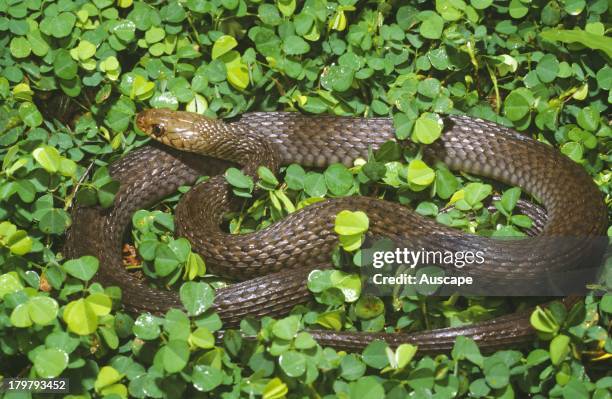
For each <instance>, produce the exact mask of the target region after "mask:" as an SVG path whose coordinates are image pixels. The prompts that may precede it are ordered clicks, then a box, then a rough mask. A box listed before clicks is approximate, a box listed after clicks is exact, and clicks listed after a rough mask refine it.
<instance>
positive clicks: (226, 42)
mask: <svg viewBox="0 0 612 399" xmlns="http://www.w3.org/2000/svg"><path fill="white" fill-rule="evenodd" d="M237 45H238V42H237V41H236V39H234V38H233V37H232V36H228V35H223V36H220V37H219V38H218V39H217V40H215V44H214V45H213V48H212V59H213V60H214V59H217V58H219V57H221V56H222V55H223V54H226V53H227V52H229V51H230V50H231V49H233V48H234V47H236V46H237Z"/></svg>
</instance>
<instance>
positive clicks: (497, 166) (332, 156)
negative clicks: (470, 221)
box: [65, 110, 607, 353]
mask: <svg viewBox="0 0 612 399" xmlns="http://www.w3.org/2000/svg"><path fill="white" fill-rule="evenodd" d="M136 124H137V125H138V127H139V128H140V129H141V130H142V131H144V132H145V133H147V134H148V135H150V136H151V137H153V138H154V139H155V140H157V141H159V142H161V143H162V144H159V143H154V144H150V145H146V146H143V147H141V148H139V149H136V150H134V151H132V152H130V153H128V154H127V155H126V156H124V157H123V158H122V159H120V160H118V161H116V162H115V163H113V164H112V165H111V167H110V171H111V175H112V176H113V178H114V179H117V180H118V181H119V182H120V189H119V192H118V193H117V195H116V197H115V202H114V206H113V207H112V208H110V209H107V210H103V209H99V208H95V207H79V206H77V207H75V209H74V210H73V225H72V227H71V229H70V231H69V233H68V236H67V241H66V245H65V252H66V254H67V256H68V257H77V256H82V255H85V254H92V255H95V256H97V257H98V258H99V260H100V264H101V267H100V270H99V271H98V276H97V278H98V279H99V281H101V282H103V283H104V284H107V285H116V286H119V287H120V288H121V289H122V293H123V297H122V302H123V305H124V307H125V308H126V309H127V310H129V311H135V312H151V313H155V314H162V313H164V312H166V311H167V310H169V309H170V308H174V307H177V308H181V307H182V305H181V302H180V300H179V297H178V294H177V293H176V292H174V291H170V290H160V289H156V288H153V287H150V286H149V285H147V284H146V282H145V281H143V280H142V279H141V278H140V277H137V276H136V275H134V274H133V273H130V272H128V271H127V270H126V269H125V268H124V266H123V263H122V254H121V247H122V242H123V238H124V234H125V232H126V230H127V228H128V227H129V225H130V223H131V216H132V214H133V212H134V211H136V210H138V209H142V208H146V207H149V206H152V205H154V204H155V203H157V202H159V201H160V200H161V199H163V198H164V197H166V196H169V195H171V194H172V193H174V192H176V190H177V188H178V187H179V186H182V185H189V184H193V183H194V182H195V181H196V179H197V178H198V177H199V176H201V175H211V176H213V177H211V178H210V179H208V180H206V181H205V182H202V183H198V184H196V185H195V186H194V187H193V188H192V189H191V190H189V191H188V192H187V193H186V194H184V196H183V197H182V199H181V201H180V202H179V204H178V205H177V208H176V211H175V223H176V225H177V235H179V236H183V237H186V238H187V239H188V240H189V241H190V242H191V244H192V248H193V249H194V251H196V252H198V253H200V254H201V255H202V256H203V258H204V259H205V260H206V263H207V267H208V269H209V270H211V271H213V272H214V273H215V274H218V275H221V276H227V277H230V278H233V279H240V280H245V279H246V281H243V282H240V283H236V284H234V285H231V286H229V287H227V288H222V289H219V290H217V292H216V296H215V302H214V305H213V308H214V310H215V311H216V312H217V313H218V314H219V316H220V317H221V319H222V320H223V322H224V327H225V328H228V327H232V326H236V325H238V324H239V322H240V320H241V319H242V318H244V317H245V316H247V315H249V316H254V317H261V316H264V315H272V316H280V315H283V314H286V313H287V312H288V311H289V310H290V309H291V308H292V307H293V306H294V305H296V304H299V303H303V302H305V301H308V299H309V297H310V296H309V292H308V290H307V288H306V279H307V276H308V274H309V273H310V272H311V271H312V269H313V268H316V267H319V268H321V267H328V265H329V263H330V254H331V251H332V249H333V248H334V246H335V245H336V244H337V236H336V235H335V233H334V232H333V227H334V219H335V215H336V214H337V213H338V212H339V211H341V210H344V209H348V210H352V211H356V210H362V211H364V212H366V214H367V215H368V217H369V220H370V229H369V234H371V235H373V236H384V237H389V238H391V239H393V240H395V241H397V242H403V243H408V244H410V245H415V246H419V247H421V246H425V247H431V248H444V249H449V250H463V249H466V248H474V249H480V250H483V251H485V257H486V259H487V261H486V262H485V264H483V265H478V266H477V267H475V268H472V269H470V273H473V274H474V275H475V276H481V277H482V278H488V279H490V280H491V281H508V282H511V281H521V279H524V278H531V279H534V278H536V279H537V278H538V276H541V273H544V272H546V271H549V272H550V271H553V272H554V271H564V270H572V269H574V270H580V268H581V267H582V266H581V259H582V258H584V257H585V254H588V253H593V252H594V251H595V252H596V251H599V249H598V248H596V246H595V245H593V244H592V242H593V240H592V238H595V237H598V236H601V235H603V233H604V231H605V228H606V224H607V213H606V208H605V205H604V203H603V200H602V196H601V194H600V192H599V191H598V189H597V187H596V186H595V184H594V183H593V181H592V179H591V178H590V177H589V176H588V174H587V173H586V172H585V171H584V170H583V168H582V167H581V166H580V165H578V164H576V163H574V162H573V161H571V160H570V159H568V158H567V157H565V156H564V155H562V154H561V153H559V152H558V151H556V150H555V149H554V148H552V147H550V146H547V145H545V144H542V143H540V142H538V141H536V140H533V139H531V138H529V137H526V136H524V135H521V134H519V133H517V132H515V131H513V130H511V129H508V128H506V127H503V126H500V125H498V124H495V123H492V122H488V121H484V120H481V119H476V118H472V117H467V116H450V115H449V116H446V117H445V118H444V129H443V133H442V136H441V138H440V139H439V140H438V141H437V142H436V143H434V145H432V146H430V149H429V151H431V152H432V153H433V155H434V156H435V157H436V158H437V159H439V160H441V161H443V162H444V163H446V165H447V166H448V167H449V168H451V169H453V170H460V171H463V172H467V173H472V174H477V175H481V176H484V177H488V178H492V179H495V180H497V181H500V182H503V183H506V184H510V185H517V186H520V187H521V188H522V189H523V190H525V191H526V192H528V193H529V194H531V195H533V196H535V197H536V198H538V199H540V200H541V202H542V204H543V206H544V207H545V208H546V216H545V218H544V220H541V221H540V223H541V224H542V227H541V229H540V231H539V237H574V238H579V239H572V240H571V243H573V244H572V245H563V246H557V247H556V248H554V251H552V250H551V248H550V244H549V242H550V241H545V242H543V243H540V244H538V241H530V243H529V245H530V247H529V248H528V249H526V245H525V243H523V242H521V240H518V241H517V240H513V241H500V240H494V239H491V238H486V237H480V236H476V235H471V234H468V233H464V232H461V231H458V230H456V229H452V228H449V227H445V226H442V225H440V224H438V223H436V222H435V221H433V220H431V219H427V218H424V217H421V216H419V215H418V214H416V213H415V212H413V211H411V210H409V209H407V208H406V207H403V206H400V205H399V204H396V203H391V202H387V201H384V200H380V199H376V198H371V197H367V196H353V197H343V198H332V199H329V200H325V201H322V202H319V203H316V204H314V205H311V206H308V207H306V208H303V209H301V210H299V211H297V212H294V213H291V214H289V215H288V216H287V217H286V218H284V219H282V220H281V221H279V222H276V223H274V224H272V225H270V226H269V227H267V228H265V229H262V230H260V231H256V232H253V233H249V234H242V235H230V234H228V233H227V232H225V231H223V229H222V228H221V227H220V225H221V223H222V220H223V215H224V214H225V213H226V212H227V210H228V209H232V208H233V207H235V203H236V199H235V198H234V196H233V195H231V189H230V187H229V186H228V184H227V182H226V180H225V178H224V177H223V176H222V175H220V173H222V172H223V171H224V170H225V169H226V168H227V167H228V166H229V165H232V164H239V165H241V166H242V167H243V171H244V172H245V173H247V174H250V175H254V172H255V170H256V168H257V167H258V166H259V165H264V166H267V167H268V168H270V169H271V170H273V171H276V170H277V169H278V167H279V166H280V165H287V164H290V163H298V164H301V165H303V166H306V167H325V166H327V165H329V164H331V163H334V162H340V163H343V164H345V165H352V162H353V160H354V159H355V158H357V157H367V154H368V150H369V149H370V148H377V147H379V146H380V145H381V144H382V143H384V142H386V141H387V140H393V139H395V131H394V127H393V122H392V120H391V119H390V118H356V117H338V116H306V115H302V114H299V113H292V112H256V113H247V114H244V115H242V116H241V117H239V118H236V119H235V120H230V121H223V120H213V119H208V118H205V117H203V116H200V115H197V114H192V113H187V112H180V111H170V110H147V111H143V112H141V113H140V114H139V115H138V116H137V118H136ZM171 147H175V148H171ZM194 153H201V154H205V155H197V154H194ZM547 245H548V247H547ZM567 302H568V303H569V302H570V301H567ZM530 312H531V309H526V310H523V311H519V312H516V313H514V314H509V315H506V316H502V317H499V318H495V319H492V320H488V321H484V322H479V323H476V324H473V325H469V326H463V327H452V328H444V329H438V330H432V331H424V332H419V333H402V332H398V333H392V334H384V333H368V332H348V331H340V332H336V331H327V330H311V331H310V333H311V334H312V336H313V337H314V338H315V339H316V340H317V341H319V342H320V343H321V344H323V345H329V346H333V347H336V348H338V349H345V350H360V349H362V348H364V347H365V346H366V345H367V344H368V343H369V342H370V341H372V340H373V339H383V340H385V341H387V342H388V343H389V345H391V346H392V347H395V346H397V345H399V344H401V343H412V344H416V345H418V346H419V352H420V353H439V352H447V351H450V349H452V347H453V343H454V340H455V338H456V337H457V336H460V335H463V336H469V337H471V338H473V339H474V340H475V341H476V342H477V343H478V344H479V346H480V348H481V349H482V350H494V349H498V348H503V347H507V346H509V345H519V344H521V343H525V342H528V341H529V340H531V339H533V335H534V333H535V332H534V330H533V329H532V327H531V325H530V322H529V314H530Z"/></svg>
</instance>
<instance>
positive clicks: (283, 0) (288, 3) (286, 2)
mask: <svg viewBox="0 0 612 399" xmlns="http://www.w3.org/2000/svg"><path fill="white" fill-rule="evenodd" d="M277 7H278V9H279V10H280V12H281V13H282V14H283V15H284V16H285V17H290V16H292V15H293V12H294V11H295V7H296V0H278V2H277Z"/></svg>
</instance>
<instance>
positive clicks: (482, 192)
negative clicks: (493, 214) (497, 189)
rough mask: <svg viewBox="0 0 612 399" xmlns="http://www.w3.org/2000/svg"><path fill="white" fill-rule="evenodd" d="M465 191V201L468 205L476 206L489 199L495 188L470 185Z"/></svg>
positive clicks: (485, 185)
mask: <svg viewBox="0 0 612 399" xmlns="http://www.w3.org/2000/svg"><path fill="white" fill-rule="evenodd" d="M464 191H465V196H464V199H465V200H466V201H467V203H468V204H470V205H471V206H474V205H476V204H478V203H479V202H481V201H482V200H484V199H485V198H487V197H488V196H489V195H490V194H491V192H492V191H493V187H492V186H491V185H489V184H482V183H470V184H468V185H467V186H465V189H464Z"/></svg>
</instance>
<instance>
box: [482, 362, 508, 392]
mask: <svg viewBox="0 0 612 399" xmlns="http://www.w3.org/2000/svg"><path fill="white" fill-rule="evenodd" d="M484 375H485V380H486V381H487V384H489V386H490V387H491V388H493V389H500V388H503V387H505V386H506V385H508V383H509V382H510V369H508V366H507V365H506V363H504V362H502V361H499V360H496V361H492V362H485V365H484Z"/></svg>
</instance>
